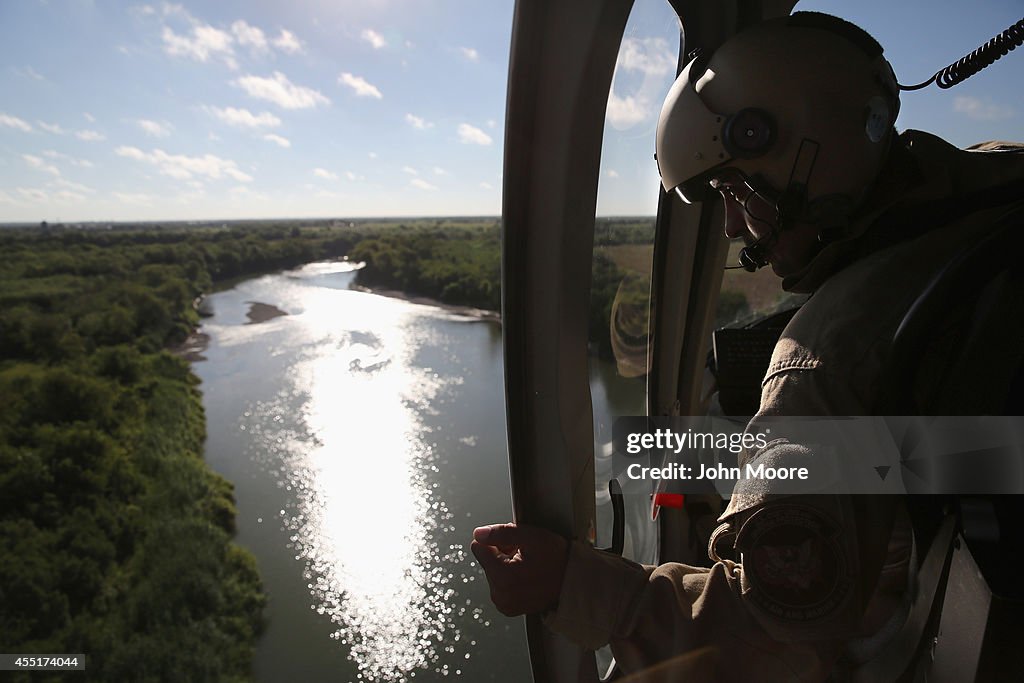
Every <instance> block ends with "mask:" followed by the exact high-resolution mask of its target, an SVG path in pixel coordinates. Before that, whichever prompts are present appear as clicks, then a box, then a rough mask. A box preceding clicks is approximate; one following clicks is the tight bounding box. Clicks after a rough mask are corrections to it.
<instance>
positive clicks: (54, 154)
mask: <svg viewBox="0 0 1024 683" xmlns="http://www.w3.org/2000/svg"><path fill="white" fill-rule="evenodd" d="M43 156H44V157H46V158H47V159H55V160H58V161H65V162H67V163H69V164H73V165H75V166H80V167H81V168H93V167H94V166H95V164H93V163H92V162H91V161H89V160H88V159H76V158H75V157H73V156H69V155H67V154H63V153H62V152H58V151H56V150H53V149H47V150H43Z"/></svg>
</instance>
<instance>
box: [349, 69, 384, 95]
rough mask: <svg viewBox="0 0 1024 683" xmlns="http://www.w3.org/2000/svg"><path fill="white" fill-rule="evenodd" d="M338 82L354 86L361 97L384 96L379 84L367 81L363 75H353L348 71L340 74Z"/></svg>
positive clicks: (353, 88)
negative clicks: (378, 86) (378, 87)
mask: <svg viewBox="0 0 1024 683" xmlns="http://www.w3.org/2000/svg"><path fill="white" fill-rule="evenodd" d="M338 83H341V84H342V85H347V86H348V87H350V88H352V90H354V91H355V93H356V95H358V96H359V97H373V98H375V99H378V100H379V99H381V98H382V97H384V96H383V95H381V93H380V90H378V89H377V86H375V85H373V84H371V83H369V82H367V80H366V79H365V78H363V77H362V76H353V75H352V74H350V73H348V72H347V71H346V72H344V73H342V74H341V75H340V76H338Z"/></svg>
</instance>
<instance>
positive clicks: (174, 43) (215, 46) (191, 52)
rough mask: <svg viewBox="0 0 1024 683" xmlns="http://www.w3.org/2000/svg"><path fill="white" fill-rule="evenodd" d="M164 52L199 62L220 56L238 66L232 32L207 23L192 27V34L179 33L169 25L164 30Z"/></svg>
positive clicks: (226, 62) (231, 65) (228, 63)
mask: <svg viewBox="0 0 1024 683" xmlns="http://www.w3.org/2000/svg"><path fill="white" fill-rule="evenodd" d="M162 37H163V41H164V52H166V53H167V54H169V55H171V56H172V57H189V58H191V59H194V60H196V61H198V62H204V63H205V62H208V61H209V60H210V58H211V57H220V58H221V59H223V60H224V63H225V64H227V65H228V66H229V67H231V68H232V69H233V68H236V67H237V66H238V64H237V63H236V62H235V56H234V55H235V52H234V50H233V49H232V47H231V44H232V42H233V40H232V38H231V34H230V33H228V32H226V31H221V30H220V29H219V28H214V27H213V26H209V25H207V24H199V25H197V26H193V27H192V35H191V37H189V36H182V35H178V34H177V33H175V32H174V31H173V29H171V28H170V27H169V26H164V30H163V34H162Z"/></svg>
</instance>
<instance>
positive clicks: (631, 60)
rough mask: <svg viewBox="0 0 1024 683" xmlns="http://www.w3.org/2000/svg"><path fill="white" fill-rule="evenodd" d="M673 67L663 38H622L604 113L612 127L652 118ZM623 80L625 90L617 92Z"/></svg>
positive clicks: (669, 51)
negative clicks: (626, 90)
mask: <svg viewBox="0 0 1024 683" xmlns="http://www.w3.org/2000/svg"><path fill="white" fill-rule="evenodd" d="M675 67H676V56H675V54H674V52H673V51H672V50H671V49H669V45H668V41H666V40H665V39H663V38H626V39H624V40H623V41H622V45H621V46H620V47H619V58H618V61H617V62H616V64H615V75H614V76H613V77H612V87H611V91H610V92H609V93H608V108H607V111H606V113H605V115H606V117H607V119H608V122H609V123H611V125H612V127H613V128H616V129H618V130H624V129H627V128H630V127H631V126H635V125H636V124H638V123H641V122H643V121H647V120H649V119H652V118H653V116H654V115H655V114H656V113H657V111H658V110H659V109H660V102H661V97H662V95H663V93H664V90H665V88H666V87H667V84H668V83H669V82H670V79H671V77H672V75H673V74H674V73H675ZM623 81H626V83H627V85H629V86H630V87H629V88H628V89H629V91H630V92H629V93H628V94H624V93H622V94H620V93H621V91H620V88H621V86H622V85H623Z"/></svg>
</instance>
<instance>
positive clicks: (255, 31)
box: [231, 19, 268, 52]
mask: <svg viewBox="0 0 1024 683" xmlns="http://www.w3.org/2000/svg"><path fill="white" fill-rule="evenodd" d="M231 32H232V33H233V34H234V35H235V40H237V41H238V44H239V45H243V46H248V47H251V48H252V49H253V50H254V51H256V52H266V51H267V49H268V44H267V36H266V34H264V33H263V30H262V29H259V28H257V27H255V26H252V25H250V24H248V23H246V22H245V21H242V20H241V19H239V20H238V21H236V22H235V23H233V24H231Z"/></svg>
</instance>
